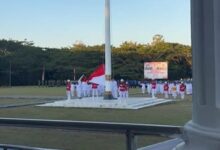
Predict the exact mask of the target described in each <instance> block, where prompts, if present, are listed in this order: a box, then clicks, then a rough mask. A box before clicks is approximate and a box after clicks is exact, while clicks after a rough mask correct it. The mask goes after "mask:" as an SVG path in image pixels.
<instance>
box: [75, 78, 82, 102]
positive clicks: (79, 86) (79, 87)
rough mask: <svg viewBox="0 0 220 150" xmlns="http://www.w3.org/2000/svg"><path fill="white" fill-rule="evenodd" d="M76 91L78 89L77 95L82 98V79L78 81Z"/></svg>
mask: <svg viewBox="0 0 220 150" xmlns="http://www.w3.org/2000/svg"><path fill="white" fill-rule="evenodd" d="M76 91H77V97H78V98H79V99H81V98H82V83H81V81H78V83H77V85H76Z"/></svg>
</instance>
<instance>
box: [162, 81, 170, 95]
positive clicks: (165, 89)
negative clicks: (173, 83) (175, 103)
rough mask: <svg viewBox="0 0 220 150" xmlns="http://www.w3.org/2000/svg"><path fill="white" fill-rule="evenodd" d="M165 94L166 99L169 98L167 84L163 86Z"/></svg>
mask: <svg viewBox="0 0 220 150" xmlns="http://www.w3.org/2000/svg"><path fill="white" fill-rule="evenodd" d="M163 92H164V96H165V98H169V95H168V93H169V84H168V83H167V82H165V83H164V85H163Z"/></svg>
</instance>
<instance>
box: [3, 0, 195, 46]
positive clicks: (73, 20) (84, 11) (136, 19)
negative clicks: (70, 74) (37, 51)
mask: <svg viewBox="0 0 220 150" xmlns="http://www.w3.org/2000/svg"><path fill="white" fill-rule="evenodd" d="M0 3H1V5H0V18H1V19H0V22H1V23H0V38H1V39H2V38H4V39H9V38H11V39H14V40H24V39H27V40H28V41H34V43H35V45H37V46H42V47H57V48H59V47H67V46H71V45H72V44H73V43H75V42H76V41H82V42H84V43H85V44H88V45H95V44H102V43H104V0H0ZM111 9H112V14H111V17H112V20H111V29H112V38H111V39H112V44H113V45H115V46H118V45H120V44H121V43H122V42H123V41H135V42H138V43H149V42H151V39H152V37H153V35H155V34H162V35H163V36H164V38H165V40H166V41H169V42H178V43H182V44H187V45H190V42H191V40H190V1H189V0H111Z"/></svg>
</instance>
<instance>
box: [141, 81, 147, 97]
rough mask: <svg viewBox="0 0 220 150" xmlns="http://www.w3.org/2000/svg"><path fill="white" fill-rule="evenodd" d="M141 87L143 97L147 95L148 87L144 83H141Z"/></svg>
mask: <svg viewBox="0 0 220 150" xmlns="http://www.w3.org/2000/svg"><path fill="white" fill-rule="evenodd" d="M140 85H141V92H142V95H144V94H145V90H146V85H145V83H144V81H143V82H141V84H140Z"/></svg>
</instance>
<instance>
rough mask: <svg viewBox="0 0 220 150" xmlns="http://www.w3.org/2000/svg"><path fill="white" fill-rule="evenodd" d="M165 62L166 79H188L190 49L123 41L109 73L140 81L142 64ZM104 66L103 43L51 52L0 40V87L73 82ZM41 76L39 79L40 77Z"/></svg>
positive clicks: (161, 40) (156, 38)
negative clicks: (166, 67) (43, 81)
mask: <svg viewBox="0 0 220 150" xmlns="http://www.w3.org/2000/svg"><path fill="white" fill-rule="evenodd" d="M152 61H168V63H169V79H170V80H174V79H180V78H190V77H191V76H192V68H191V67H192V56H191V47H190V46H187V45H182V44H178V43H169V42H165V40H164V38H163V36H161V35H155V36H154V37H153V40H152V42H151V43H148V44H139V43H136V42H131V41H126V42H124V43H122V44H121V45H120V46H119V47H112V67H113V68H112V70H113V76H114V78H116V79H120V78H124V79H131V80H142V79H143V75H144V73H143V72H144V70H143V68H144V67H143V64H144V62H152ZM101 63H104V44H103V45H94V46H87V45H85V44H83V43H81V42H78V43H75V44H74V45H73V46H71V47H67V48H61V49H55V48H54V49H53V48H42V47H36V46H34V44H33V42H29V41H27V40H25V41H15V40H4V39H2V40H0V85H11V84H12V85H36V84H37V83H38V81H39V80H42V75H43V74H44V75H45V77H44V78H45V80H66V79H67V78H70V79H74V77H75V78H76V79H77V78H79V77H80V76H81V75H82V74H85V75H88V74H90V73H91V72H92V71H93V70H94V69H95V68H96V67H97V66H98V65H99V64H101ZM44 75H43V76H44Z"/></svg>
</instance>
